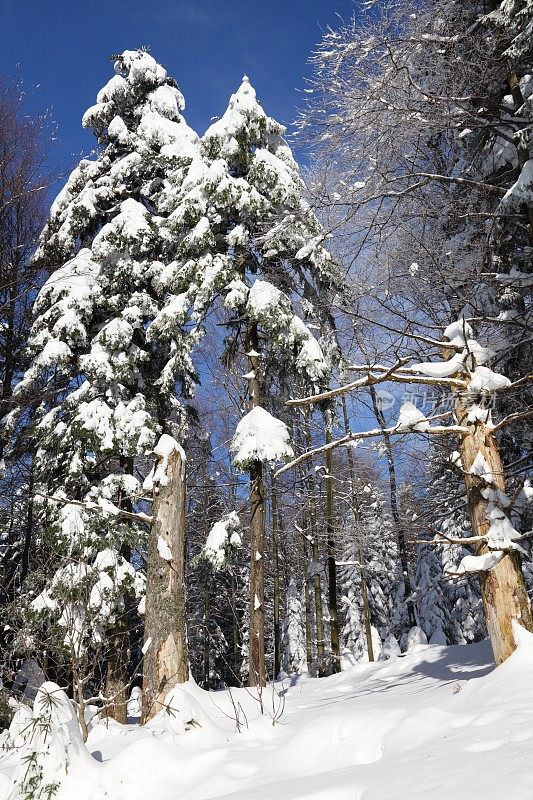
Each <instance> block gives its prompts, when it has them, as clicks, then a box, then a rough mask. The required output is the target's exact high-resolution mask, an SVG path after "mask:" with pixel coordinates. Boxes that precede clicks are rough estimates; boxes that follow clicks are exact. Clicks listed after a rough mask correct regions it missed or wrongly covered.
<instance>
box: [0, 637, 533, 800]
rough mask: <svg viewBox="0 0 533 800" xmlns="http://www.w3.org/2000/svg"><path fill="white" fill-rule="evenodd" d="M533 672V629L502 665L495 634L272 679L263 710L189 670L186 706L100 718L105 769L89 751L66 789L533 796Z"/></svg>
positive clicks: (162, 799)
mask: <svg viewBox="0 0 533 800" xmlns="http://www.w3.org/2000/svg"><path fill="white" fill-rule="evenodd" d="M532 674H533V636H532V635H531V634H525V633H522V634H521V644H520V646H519V648H518V650H517V651H516V652H515V653H514V654H513V656H512V657H511V658H510V659H509V660H508V661H507V662H506V663H505V664H503V665H502V666H500V667H499V668H497V669H494V668H493V665H492V661H491V653H490V648H489V646H488V643H486V642H483V643H481V644H477V645H468V646H455V647H440V646H431V645H429V646H424V645H417V646H415V648H414V649H413V651H411V652H410V653H408V654H407V655H405V656H403V657H400V658H398V659H396V660H392V661H382V662H378V663H375V664H361V665H357V666H354V667H352V668H350V669H349V670H347V671H346V672H343V673H341V674H339V675H335V676H332V677H329V678H322V679H313V678H308V677H307V676H300V677H298V678H296V679H294V680H293V681H292V682H291V681H285V683H284V684H283V686H282V685H281V684H276V686H275V687H274V690H273V688H272V687H271V686H269V687H267V689H265V691H264V695H263V702H264V706H265V714H264V715H263V716H261V714H260V708H259V703H258V701H257V698H254V697H253V696H252V695H251V694H250V693H249V692H248V691H247V690H246V689H235V690H232V692H231V697H230V695H229V693H228V692H217V693H211V694H208V693H206V692H204V691H202V690H201V689H199V688H198V687H197V686H195V685H194V684H193V683H192V682H189V683H188V684H185V685H184V688H183V689H182V690H179V691H178V692H177V693H176V695H175V697H174V698H173V700H172V703H171V705H172V707H173V709H174V711H173V713H172V714H167V713H166V712H163V713H162V714H159V715H158V717H156V718H155V720H154V721H153V722H152V723H151V724H150V725H148V726H146V727H144V728H139V727H137V726H135V725H131V726H129V727H122V726H120V725H118V724H113V725H112V726H111V727H109V728H107V727H105V726H104V725H97V726H96V727H95V728H93V730H92V732H91V734H90V736H89V741H88V746H89V749H90V750H91V752H92V755H93V758H94V759H95V761H94V769H92V770H91V771H89V772H88V770H87V765H86V764H85V762H84V764H83V769H80V772H79V775H76V770H75V765H73V771H72V772H71V774H70V775H69V776H68V777H67V783H68V785H67V784H64V785H63V786H62V788H61V789H60V790H59V793H58V794H57V796H56V797H57V800H67V798H73V797H75V798H76V800H152V798H154V799H155V798H157V800H215V798H225V800H250V798H252V799H253V800H393V799H394V800H422V798H423V800H441V799H442V800H444V798H450V797H453V798H459V797H460V798H465V799H467V800H481V799H482V798H483V800H502V798H506V797H509V796H511V794H512V796H513V798H515V797H518V798H527V800H531V798H533V759H532V758H531V748H532V746H533V681H532V680H531V676H532ZM283 704H284V705H283ZM237 707H238V708H239V711H238V716H239V718H240V723H241V725H242V730H241V732H237V731H236V724H235V717H236V711H235V709H236V708H237ZM280 712H282V713H281V716H280V717H279V719H277V720H276V722H275V724H272V716H276V714H279V713H280ZM191 719H196V720H198V722H199V725H196V724H191V722H190V720H191ZM186 728H189V729H188V730H186ZM10 763H11V765H12V764H13V754H12V753H11V754H6V755H4V756H0V769H4V774H3V775H0V798H2V800H4V798H5V797H7V777H6V776H7V774H8V772H9V765H10ZM2 777H3V778H4V783H2V782H1V779H2ZM2 792H4V794H2Z"/></svg>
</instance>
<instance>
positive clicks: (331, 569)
mask: <svg viewBox="0 0 533 800" xmlns="http://www.w3.org/2000/svg"><path fill="white" fill-rule="evenodd" d="M324 421H325V425H326V444H329V443H330V442H331V441H332V424H333V422H332V414H331V411H329V410H328V411H326V412H325V414H324ZM326 470H327V475H326V531H327V541H328V611H329V629H330V635H331V664H332V668H333V672H340V668H341V650H340V636H339V611H338V602H337V562H336V560H335V520H334V513H333V451H332V450H327V451H326Z"/></svg>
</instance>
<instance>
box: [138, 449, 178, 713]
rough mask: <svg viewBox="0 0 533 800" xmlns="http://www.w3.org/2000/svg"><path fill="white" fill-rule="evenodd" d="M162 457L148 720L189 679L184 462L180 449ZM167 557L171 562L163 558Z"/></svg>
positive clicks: (151, 581)
mask: <svg viewBox="0 0 533 800" xmlns="http://www.w3.org/2000/svg"><path fill="white" fill-rule="evenodd" d="M156 453H157V448H156ZM158 458H159V461H160V462H163V461H164V460H165V458H166V463H165V464H164V465H163V467H164V475H165V478H164V480H163V481H162V482H160V483H159V484H157V483H156V482H155V481H154V505H153V522H152V531H151V535H150V543H149V546H148V567H147V576H146V618H145V634H144V647H145V655H144V667H143V722H146V721H147V720H149V719H150V718H151V717H153V716H154V714H157V712H158V711H160V710H161V708H162V707H163V704H164V700H165V696H166V695H167V694H168V692H169V691H170V689H172V687H173V686H175V685H176V684H178V683H184V682H185V681H186V680H187V679H188V677H189V665H188V658H187V626H186V615H185V613H186V612H185V541H186V529H185V462H184V458H183V457H182V454H181V452H180V451H179V450H178V448H176V449H174V450H173V451H172V452H171V453H170V454H169V455H168V456H167V457H165V456H163V457H161V456H159V457H158ZM156 463H157V462H156ZM155 474H156V475H157V472H156V473H155ZM165 545H166V547H165ZM166 548H168V550H167V549H166ZM167 554H169V555H171V557H172V558H171V559H167V558H165V557H163V556H165V555H167Z"/></svg>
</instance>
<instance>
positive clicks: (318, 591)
mask: <svg viewBox="0 0 533 800" xmlns="http://www.w3.org/2000/svg"><path fill="white" fill-rule="evenodd" d="M305 422H306V446H307V449H308V450H310V449H311V447H312V442H311V434H310V431H309V425H308V417H307V414H306V418H305ZM307 493H308V497H309V522H310V525H311V552H312V557H313V564H314V574H313V593H314V596H315V620H316V655H317V673H318V677H319V678H323V677H324V676H325V675H326V674H327V673H326V639H325V634H324V611H323V608H322V578H321V577H320V573H319V572H318V571H317V567H318V565H319V564H320V547H319V542H318V529H317V513H316V482H315V478H314V472H313V470H310V471H309V477H308V480H307Z"/></svg>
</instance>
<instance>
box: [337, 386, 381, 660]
mask: <svg viewBox="0 0 533 800" xmlns="http://www.w3.org/2000/svg"><path fill="white" fill-rule="evenodd" d="M341 402H342V415H343V418H344V432H345V433H346V434H348V433H350V421H349V419H348V410H347V408H346V398H345V397H344V395H343V396H342V397H341ZM348 471H349V473H350V489H351V493H350V497H351V501H352V513H353V518H354V523H355V535H356V539H357V549H358V551H359V575H360V579H361V599H362V601H363V622H364V626H365V638H366V650H367V653H368V660H369V661H373V660H374V646H373V644H372V621H371V618H370V603H369V602H368V583H367V578H366V555H365V548H364V543H363V533H362V531H361V512H360V509H359V503H358V502H357V492H356V483H355V464H354V460H353V453H352V450H351V448H350V447H348Z"/></svg>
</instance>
